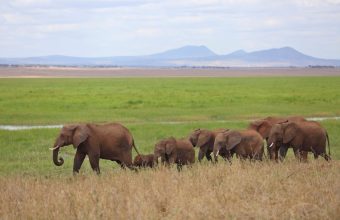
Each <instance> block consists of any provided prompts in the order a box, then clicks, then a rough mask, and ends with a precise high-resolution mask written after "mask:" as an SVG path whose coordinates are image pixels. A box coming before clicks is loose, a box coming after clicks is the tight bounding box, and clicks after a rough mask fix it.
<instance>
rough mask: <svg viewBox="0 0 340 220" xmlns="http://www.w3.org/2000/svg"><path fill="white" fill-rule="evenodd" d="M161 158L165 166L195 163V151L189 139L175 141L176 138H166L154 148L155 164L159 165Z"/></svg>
mask: <svg viewBox="0 0 340 220" xmlns="http://www.w3.org/2000/svg"><path fill="white" fill-rule="evenodd" d="M159 158H161V161H162V163H163V164H166V165H170V164H174V163H176V164H177V167H178V168H180V167H181V166H182V165H186V164H192V163H194V162H195V150H194V148H193V146H192V144H191V143H190V142H189V141H188V140H187V139H175V138H174V137H169V138H165V139H163V140H160V141H158V142H157V143H156V144H155V148H154V163H155V164H157V163H158V159H159Z"/></svg>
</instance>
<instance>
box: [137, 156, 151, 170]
mask: <svg viewBox="0 0 340 220" xmlns="http://www.w3.org/2000/svg"><path fill="white" fill-rule="evenodd" d="M133 165H134V166H136V167H140V168H142V167H144V168H145V167H151V168H152V167H153V154H147V155H143V154H139V155H137V156H136V157H135V159H134V161H133Z"/></svg>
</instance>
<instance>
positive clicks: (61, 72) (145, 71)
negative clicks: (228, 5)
mask: <svg viewBox="0 0 340 220" xmlns="http://www.w3.org/2000/svg"><path fill="white" fill-rule="evenodd" d="M266 76H281V77H282V76H289V77H292V76H340V68H225V69H199V68H197V69H195V68H79V67H0V78H111V77H117V78H121V77H266Z"/></svg>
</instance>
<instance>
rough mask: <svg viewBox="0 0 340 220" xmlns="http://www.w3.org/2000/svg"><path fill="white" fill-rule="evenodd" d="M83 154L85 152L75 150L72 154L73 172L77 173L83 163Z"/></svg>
mask: <svg viewBox="0 0 340 220" xmlns="http://www.w3.org/2000/svg"><path fill="white" fill-rule="evenodd" d="M85 156H86V154H84V153H80V152H79V151H78V150H77V152H76V155H74V160H73V174H77V173H79V170H80V167H81V165H82V164H83V161H84V159H85Z"/></svg>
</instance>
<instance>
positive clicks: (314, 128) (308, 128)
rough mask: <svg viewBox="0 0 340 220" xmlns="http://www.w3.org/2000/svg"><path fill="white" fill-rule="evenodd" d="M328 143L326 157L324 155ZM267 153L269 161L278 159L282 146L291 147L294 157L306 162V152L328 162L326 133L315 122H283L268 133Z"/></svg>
mask: <svg viewBox="0 0 340 220" xmlns="http://www.w3.org/2000/svg"><path fill="white" fill-rule="evenodd" d="M326 141H327V142H328V155H327V154H326ZM267 144H268V146H267V148H268V151H269V155H270V158H271V159H275V160H277V159H278V150H279V148H280V147H281V146H282V145H286V146H287V145H288V146H292V147H293V149H294V154H295V157H296V158H298V159H300V160H301V159H302V160H307V154H308V152H313V154H314V158H318V156H319V155H321V156H322V157H324V158H325V160H327V161H328V160H330V147H329V138H328V133H327V131H326V129H325V128H323V127H322V126H321V125H320V123H318V122H315V121H300V122H285V123H280V124H276V125H274V126H273V128H272V129H271V131H270V135H269V138H268V143H267Z"/></svg>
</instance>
